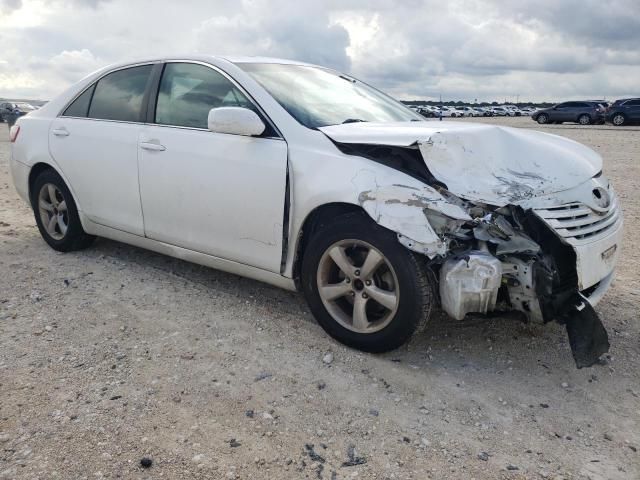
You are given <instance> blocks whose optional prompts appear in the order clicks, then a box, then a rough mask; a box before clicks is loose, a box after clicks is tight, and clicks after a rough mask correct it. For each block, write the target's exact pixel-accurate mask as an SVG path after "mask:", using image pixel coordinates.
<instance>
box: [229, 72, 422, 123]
mask: <svg viewBox="0 0 640 480" xmlns="http://www.w3.org/2000/svg"><path fill="white" fill-rule="evenodd" d="M240 67H241V68H242V69H243V70H245V71H246V72H247V73H249V74H250V75H251V76H252V77H253V78H254V79H255V80H256V81H257V82H258V83H260V84H261V85H262V86H263V87H264V88H265V89H266V90H267V91H268V92H269V94H271V96H272V97H273V98H275V100H276V101H277V102H278V103H279V104H280V105H282V107H283V108H284V109H285V110H286V111H287V112H289V114H290V115H291V116H292V117H293V118H295V119H296V120H297V121H298V122H300V123H301V124H302V125H304V126H306V127H309V128H318V127H326V126H327V125H338V124H341V123H351V122H410V121H414V122H415V121H423V120H424V119H423V118H422V117H421V116H420V115H418V114H417V113H414V112H413V111H412V110H411V109H409V108H407V107H405V106H404V105H403V104H402V103H400V102H398V101H396V100H394V99H392V98H391V97H388V96H387V95H385V94H383V93H382V92H379V91H378V90H376V89H374V88H371V87H369V86H368V85H365V84H364V83H362V82H359V81H357V80H355V79H353V78H351V77H348V76H346V75H339V74H337V73H335V72H332V71H330V70H327V69H324V68H320V67H312V66H306V65H283V64H275V63H245V64H240Z"/></svg>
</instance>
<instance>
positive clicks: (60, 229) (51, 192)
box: [31, 169, 95, 252]
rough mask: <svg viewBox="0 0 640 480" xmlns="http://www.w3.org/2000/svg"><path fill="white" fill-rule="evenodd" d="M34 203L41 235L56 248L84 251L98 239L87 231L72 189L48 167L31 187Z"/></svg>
mask: <svg viewBox="0 0 640 480" xmlns="http://www.w3.org/2000/svg"><path fill="white" fill-rule="evenodd" d="M31 206H32V208H33V211H34V213H35V217H36V223H37V225H38V230H40V235H42V238H43V239H44V241H45V242H47V243H48V244H49V246H50V247H51V248H53V249H54V250H58V251H59V252H71V251H73V250H81V249H83V248H86V247H88V246H89V245H91V243H93V241H94V240H95V237H94V236H93V235H88V234H87V233H86V232H85V231H84V230H83V228H82V224H81V223H80V217H79V215H78V209H77V207H76V204H75V202H74V200H73V197H72V195H71V192H70V191H69V189H68V188H67V185H66V184H65V183H64V180H62V177H60V175H58V173H57V172H56V171H54V170H52V169H49V170H45V171H43V172H42V173H40V174H39V175H38V176H37V178H36V179H35V181H34V182H33V185H32V189H31Z"/></svg>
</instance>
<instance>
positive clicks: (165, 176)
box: [11, 55, 622, 366]
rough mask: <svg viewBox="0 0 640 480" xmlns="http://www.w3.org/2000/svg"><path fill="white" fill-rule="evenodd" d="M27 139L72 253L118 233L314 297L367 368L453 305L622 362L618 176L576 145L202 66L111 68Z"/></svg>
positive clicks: (319, 77) (282, 67)
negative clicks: (610, 335) (610, 310)
mask: <svg viewBox="0 0 640 480" xmlns="http://www.w3.org/2000/svg"><path fill="white" fill-rule="evenodd" d="M11 141H12V142H13V146H12V147H13V148H12V157H11V172H12V176H13V180H14V184H15V187H16V189H17V191H18V193H19V194H20V195H21V196H22V198H23V199H24V200H26V201H27V202H29V204H30V205H31V206H32V207H33V210H34V212H35V220H36V222H37V225H38V228H39V230H40V233H41V234H42V237H43V238H44V240H45V241H46V242H47V243H48V244H49V245H50V246H51V247H52V248H53V249H55V250H58V251H63V252H68V251H72V250H78V249H82V248H86V247H88V246H89V245H91V243H92V242H93V240H94V239H95V237H96V236H102V237H107V238H111V239H114V240H117V241H122V242H125V243H129V244H132V245H137V246H140V247H143V248H148V249H151V250H155V251H158V252H161V253H164V254H167V255H171V256H175V257H179V258H182V259H186V260H189V261H192V262H196V263H200V264H203V265H208V266H211V267H214V268H218V269H221V270H226V271H229V272H233V273H236V274H239V275H244V276H247V277H251V278H254V279H258V280H261V281H265V282H268V283H271V284H273V285H277V286H280V287H283V288H287V289H291V290H296V289H298V290H301V291H302V292H303V293H304V295H305V297H306V299H307V300H308V303H309V306H310V308H311V311H312V312H313V314H314V315H315V317H316V318H317V319H318V322H319V323H320V325H322V327H323V328H324V329H325V330H326V331H327V332H328V333H329V334H330V335H332V336H333V337H335V338H336V339H338V340H340V341H341V342H344V343H345V344H348V345H351V346H353V347H356V348H359V349H363V350H366V351H372V352H380V351H385V350H390V349H393V348H396V347H398V346H399V345H401V344H403V343H404V342H405V341H407V340H408V339H409V337H410V336H411V335H412V334H413V333H414V332H415V331H416V330H417V329H418V328H419V327H421V326H422V325H424V324H425V323H426V321H427V320H428V318H429V315H430V313H431V312H432V310H433V309H434V308H435V307H436V306H438V307H439V306H441V307H442V308H443V309H444V311H445V312H446V313H448V314H449V316H450V317H452V318H454V319H462V318H464V317H465V315H467V314H468V313H473V312H480V313H488V312H493V311H502V310H516V311H519V312H521V313H522V314H523V315H524V316H525V317H526V318H528V319H529V320H531V321H537V322H547V321H550V320H558V321H560V322H562V323H565V324H566V325H567V330H568V332H569V336H570V340H571V345H572V347H574V356H575V358H576V362H577V363H578V365H579V366H584V365H588V364H592V363H593V362H594V361H595V359H597V357H598V356H599V355H600V354H602V353H603V352H604V351H606V349H607V348H608V342H607V339H606V331H604V329H603V328H602V324H601V323H600V321H599V319H598V317H597V315H596V314H595V312H594V311H593V308H592V306H593V305H595V304H596V303H597V302H598V301H599V299H600V298H601V297H602V295H603V294H604V292H605V291H606V290H607V288H608V287H609V285H610V282H611V279H612V277H613V274H614V268H615V264H616V259H617V256H618V252H619V250H620V241H621V232H622V217H621V214H620V211H619V209H618V203H617V199H616V196H615V194H614V192H613V189H612V188H611V186H610V184H609V182H608V180H607V179H606V177H605V176H604V175H602V159H601V158H600V157H599V156H598V155H597V154H596V153H595V152H593V151H591V150H590V149H588V148H586V147H584V146H582V145H580V144H577V143H574V142H572V141H569V140H566V139H564V138H562V137H558V136H553V135H548V134H545V133H540V132H535V131H526V130H522V129H510V128H504V127H494V126H491V125H483V124H471V123H456V122H452V123H448V122H438V121H435V122H434V121H428V120H425V119H424V118H423V117H422V116H420V115H418V114H417V113H414V112H412V111H411V110H410V109H408V108H406V107H405V106H404V105H402V104H401V103H399V102H397V101H395V100H393V99H391V98H390V97H388V96H386V95H384V94H383V93H381V92H379V91H378V90H375V89H373V88H371V87H369V86H367V85H366V84H364V83H361V82H360V81H358V80H356V79H355V78H352V77H351V76H349V75H345V74H341V73H338V72H335V71H333V70H330V69H327V68H323V67H318V66H313V65H308V64H302V63H296V62H290V61H285V60H274V59H261V58H230V57H226V58H220V57H212V56H204V55H202V56H191V57H189V58H185V57H179V58H154V59H150V60H148V61H142V62H137V63H124V64H120V65H114V66H109V67H106V68H104V69H102V70H100V71H98V72H95V73H93V74H91V75H89V76H88V77H86V78H84V79H83V80H81V81H80V82H79V83H77V84H76V85H74V86H73V87H71V88H70V89H68V90H67V91H65V92H64V93H62V94H61V95H60V96H59V97H58V98H56V99H54V100H52V101H50V102H49V103H48V104H47V105H45V106H44V107H42V108H41V109H39V110H37V111H34V112H32V113H30V114H29V115H27V116H26V117H23V118H21V119H20V120H19V121H18V123H17V124H16V126H15V127H13V129H12V130H11ZM585 315H586V316H589V315H590V317H589V320H588V321H586V320H585ZM585 325H586V326H585ZM603 332H604V333H603ZM584 338H587V339H588V340H592V341H589V342H587V344H586V346H585V345H583V343H584V342H582V343H581V342H580V339H584ZM576 339H578V340H576ZM581 345H582V346H581Z"/></svg>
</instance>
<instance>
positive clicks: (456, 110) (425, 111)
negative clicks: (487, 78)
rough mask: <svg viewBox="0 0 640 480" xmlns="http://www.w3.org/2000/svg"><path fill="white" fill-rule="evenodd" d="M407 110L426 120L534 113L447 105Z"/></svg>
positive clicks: (506, 107) (530, 109) (507, 107)
mask: <svg viewBox="0 0 640 480" xmlns="http://www.w3.org/2000/svg"><path fill="white" fill-rule="evenodd" d="M409 108H411V109H412V110H415V111H416V112H418V113H419V114H421V115H422V116H424V117H427V118H440V117H454V118H455V117H524V116H530V115H532V114H533V113H535V112H536V108H535V107H522V108H519V107H516V106H515V105H501V106H498V107H479V106H466V105H464V106H448V105H437V106H433V105H422V106H416V105H409Z"/></svg>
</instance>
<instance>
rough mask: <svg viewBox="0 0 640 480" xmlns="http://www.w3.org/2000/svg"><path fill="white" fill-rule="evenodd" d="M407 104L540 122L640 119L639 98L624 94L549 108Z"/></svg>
mask: <svg viewBox="0 0 640 480" xmlns="http://www.w3.org/2000/svg"><path fill="white" fill-rule="evenodd" d="M409 108H411V109H413V110H415V111H416V112H418V113H420V114H421V115H423V116H424V117H427V118H441V117H445V118H446V117H524V116H528V117H531V119H532V120H534V121H536V122H538V123H539V124H547V123H564V122H573V123H578V124H580V125H592V124H603V123H605V122H609V123H611V124H613V125H616V126H622V125H628V124H631V123H638V122H640V98H623V99H620V100H616V101H615V102H613V103H609V102H607V101H606V100H584V101H571V102H562V103H558V104H556V105H554V106H552V107H549V108H537V107H532V106H528V107H518V106H516V105H500V106H488V107H481V106H476V105H474V106H469V105H463V106H460V105H457V106H450V105H438V106H434V105H420V106H418V105H409Z"/></svg>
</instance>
